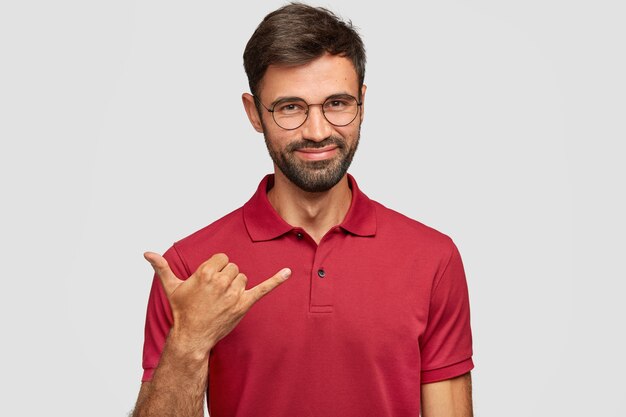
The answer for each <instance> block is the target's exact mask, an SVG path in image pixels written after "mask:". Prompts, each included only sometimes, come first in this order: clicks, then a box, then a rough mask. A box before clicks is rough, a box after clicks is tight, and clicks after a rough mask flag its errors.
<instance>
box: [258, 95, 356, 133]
mask: <svg viewBox="0 0 626 417" xmlns="http://www.w3.org/2000/svg"><path fill="white" fill-rule="evenodd" d="M254 99H255V100H256V101H257V102H258V103H259V104H260V105H261V106H263V108H264V109H265V110H267V111H268V112H270V113H272V118H273V119H274V122H276V124H277V125H278V126H279V127H281V128H283V129H285V130H294V129H297V128H299V127H300V126H302V125H303V124H304V122H306V119H307V118H308V117H309V108H310V107H311V106H321V107H322V114H323V115H324V118H326V120H327V121H328V123H330V124H331V125H333V126H337V127H342V126H347V125H349V124H350V123H352V122H353V121H354V119H356V116H357V115H358V114H359V108H360V107H361V104H363V103H360V102H359V101H358V100H357V99H356V98H354V97H353V96H351V95H349V94H337V95H333V96H330V97H328V98H327V99H326V100H325V101H324V102H323V103H320V104H309V103H307V102H306V101H304V100H303V99H301V98H299V97H288V98H283V99H280V100H278V101H277V102H275V103H274V104H273V105H272V108H271V109H268V108H267V107H265V105H264V104H263V103H262V102H261V99H259V98H258V97H257V96H254Z"/></svg>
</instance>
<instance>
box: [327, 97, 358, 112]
mask: <svg viewBox="0 0 626 417" xmlns="http://www.w3.org/2000/svg"><path fill="white" fill-rule="evenodd" d="M352 104H353V103H352V101H351V100H349V99H343V98H334V99H332V100H328V101H327V102H326V103H324V109H325V110H328V111H341V110H345V109H347V108H348V107H350V106H351V105H352Z"/></svg>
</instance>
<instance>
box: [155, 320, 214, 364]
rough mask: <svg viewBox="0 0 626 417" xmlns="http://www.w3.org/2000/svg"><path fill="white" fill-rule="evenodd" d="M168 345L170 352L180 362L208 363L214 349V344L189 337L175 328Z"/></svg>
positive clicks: (169, 337) (171, 332)
mask: <svg viewBox="0 0 626 417" xmlns="http://www.w3.org/2000/svg"><path fill="white" fill-rule="evenodd" d="M166 344H167V346H168V348H169V349H168V350H170V351H171V353H172V354H173V355H174V356H176V357H177V358H178V360H183V361H189V362H191V363H206V362H207V361H208V359H209V354H210V353H211V349H212V348H213V343H211V342H210V341H207V340H201V339H200V340H199V339H198V338H196V337H189V336H188V335H186V334H184V332H180V331H178V330H177V329H176V328H175V327H174V328H172V329H171V331H170V334H169V336H168V338H167V342H166Z"/></svg>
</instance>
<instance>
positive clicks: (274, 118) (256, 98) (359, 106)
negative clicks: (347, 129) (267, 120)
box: [252, 94, 363, 130]
mask: <svg viewBox="0 0 626 417" xmlns="http://www.w3.org/2000/svg"><path fill="white" fill-rule="evenodd" d="M343 96H344V97H346V96H347V97H351V98H353V99H354V101H356V106H357V111H356V113H355V114H354V117H353V118H352V120H350V121H349V122H348V123H345V124H342V125H338V124H336V123H333V122H331V121H330V120H328V117H326V112H325V111H324V104H326V102H327V101H329V100H333V99H337V97H336V96H330V97H328V98H327V99H326V100H324V102H323V103H315V104H309V103H307V102H306V101H304V100H303V99H301V98H298V100H302V102H303V103H304V104H306V112H305V114H306V116H305V118H304V120H303V121H302V123H300V124H299V125H298V126H296V127H292V128H290V129H287V128H286V127H282V126H281V125H280V124H279V123H278V122H277V121H276V117H275V116H274V108H276V106H277V105H278V104H280V101H279V102H278V103H275V104H274V105H273V106H272V108H271V109H268V108H267V107H265V104H263V102H262V101H261V99H260V98H258V97H257V96H252V97H254V100H255V101H256V102H257V103H259V104H260V105H261V106H263V108H264V109H265V110H267V111H268V112H270V113H272V120H274V123H276V126H278V127H280V128H281V129H284V130H296V129H298V128H300V127H301V126H302V125H303V124H305V123H306V121H307V120H308V119H309V109H310V108H311V106H320V107H321V110H322V115H324V119H326V121H327V122H328V123H330V124H331V125H333V126H337V127H344V126H348V125H349V124H350V123H352V122H354V120H355V119H356V118H357V116H358V115H359V111H360V110H361V105H363V102H362V101H359V100H357V98H356V97H354V96H351V95H349V94H348V95H343Z"/></svg>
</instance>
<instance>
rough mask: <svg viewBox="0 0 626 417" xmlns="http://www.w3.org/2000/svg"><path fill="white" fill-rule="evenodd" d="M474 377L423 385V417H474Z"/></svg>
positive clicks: (465, 376) (464, 376) (466, 375)
mask: <svg viewBox="0 0 626 417" xmlns="http://www.w3.org/2000/svg"><path fill="white" fill-rule="evenodd" d="M473 415H474V413H473V411H472V376H471V374H470V373H469V372H468V373H466V374H465V375H461V376H459V377H456V378H452V379H446V380H444V381H439V382H433V383H430V384H423V385H422V417H473Z"/></svg>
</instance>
